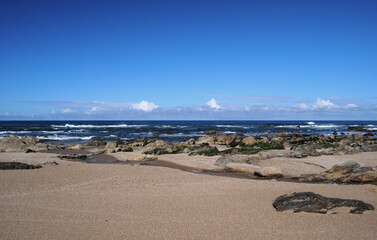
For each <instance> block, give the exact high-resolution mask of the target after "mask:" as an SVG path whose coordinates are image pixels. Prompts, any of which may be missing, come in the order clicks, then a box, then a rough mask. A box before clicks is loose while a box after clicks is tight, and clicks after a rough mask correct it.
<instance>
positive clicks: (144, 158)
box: [127, 154, 157, 162]
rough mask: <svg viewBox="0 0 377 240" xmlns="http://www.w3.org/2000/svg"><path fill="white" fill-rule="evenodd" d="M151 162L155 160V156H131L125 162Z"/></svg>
mask: <svg viewBox="0 0 377 240" xmlns="http://www.w3.org/2000/svg"><path fill="white" fill-rule="evenodd" d="M153 160H157V157H156V156H153V155H147V154H137V155H133V156H131V157H129V158H128V159H127V161H131V162H133V161H153Z"/></svg>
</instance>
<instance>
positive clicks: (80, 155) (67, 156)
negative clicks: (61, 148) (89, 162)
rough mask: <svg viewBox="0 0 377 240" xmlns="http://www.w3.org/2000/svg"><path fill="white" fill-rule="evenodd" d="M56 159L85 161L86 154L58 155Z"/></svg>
mask: <svg viewBox="0 0 377 240" xmlns="http://www.w3.org/2000/svg"><path fill="white" fill-rule="evenodd" d="M58 158H60V159H62V158H65V159H86V158H87V155H86V154H60V155H58Z"/></svg>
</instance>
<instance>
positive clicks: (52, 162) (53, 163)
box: [40, 161, 59, 165]
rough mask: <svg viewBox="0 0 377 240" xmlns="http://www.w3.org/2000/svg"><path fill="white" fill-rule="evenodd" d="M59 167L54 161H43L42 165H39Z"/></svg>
mask: <svg viewBox="0 0 377 240" xmlns="http://www.w3.org/2000/svg"><path fill="white" fill-rule="evenodd" d="M47 164H49V165H59V163H57V162H56V161H44V162H43V163H41V164H40V165H47Z"/></svg>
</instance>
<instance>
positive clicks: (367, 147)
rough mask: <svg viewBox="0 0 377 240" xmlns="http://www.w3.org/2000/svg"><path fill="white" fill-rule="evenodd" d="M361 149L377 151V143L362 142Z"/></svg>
mask: <svg viewBox="0 0 377 240" xmlns="http://www.w3.org/2000/svg"><path fill="white" fill-rule="evenodd" d="M361 150H362V151H364V152H377V144H373V145H371V144H362V145H361Z"/></svg>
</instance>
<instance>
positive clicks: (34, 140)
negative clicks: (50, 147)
mask: <svg viewBox="0 0 377 240" xmlns="http://www.w3.org/2000/svg"><path fill="white" fill-rule="evenodd" d="M21 141H23V142H24V143H25V144H26V145H27V146H34V145H35V144H37V143H40V142H41V140H39V139H38V138H36V137H31V136H25V137H22V138H21Z"/></svg>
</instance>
